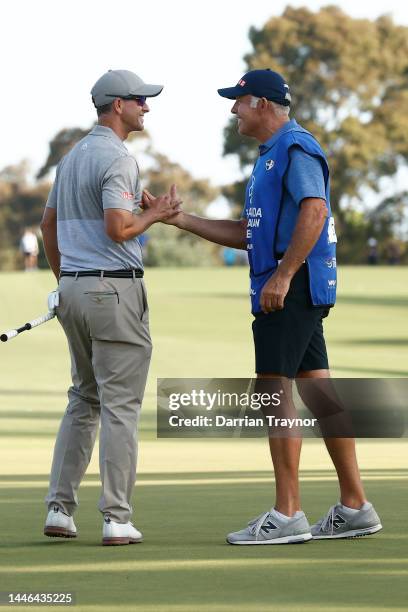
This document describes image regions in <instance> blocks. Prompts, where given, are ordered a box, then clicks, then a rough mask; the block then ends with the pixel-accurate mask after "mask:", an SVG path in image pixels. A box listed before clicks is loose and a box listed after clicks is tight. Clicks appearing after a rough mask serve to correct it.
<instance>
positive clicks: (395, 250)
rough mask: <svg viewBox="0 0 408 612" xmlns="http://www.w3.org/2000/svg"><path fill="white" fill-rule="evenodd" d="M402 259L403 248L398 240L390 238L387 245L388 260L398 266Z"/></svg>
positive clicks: (392, 264)
mask: <svg viewBox="0 0 408 612" xmlns="http://www.w3.org/2000/svg"><path fill="white" fill-rule="evenodd" d="M400 260H401V248H400V245H399V244H398V242H397V241H396V240H390V242H389V243H388V245H387V261H388V263H389V264H390V265H391V266H396V265H398V264H399V263H400Z"/></svg>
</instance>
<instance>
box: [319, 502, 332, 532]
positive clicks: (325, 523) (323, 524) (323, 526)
mask: <svg viewBox="0 0 408 612" xmlns="http://www.w3.org/2000/svg"><path fill="white" fill-rule="evenodd" d="M335 509H336V506H332V507H331V508H330V510H329V511H328V513H327V514H326V516H325V517H324V518H322V520H321V521H319V522H320V530H321V531H327V528H328V527H330V535H333V533H334V529H333V528H334V526H333V521H334V511H335Z"/></svg>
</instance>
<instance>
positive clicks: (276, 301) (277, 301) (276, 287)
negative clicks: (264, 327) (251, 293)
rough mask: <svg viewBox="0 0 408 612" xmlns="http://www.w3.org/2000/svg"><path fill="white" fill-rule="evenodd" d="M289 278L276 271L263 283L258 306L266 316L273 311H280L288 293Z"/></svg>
mask: <svg viewBox="0 0 408 612" xmlns="http://www.w3.org/2000/svg"><path fill="white" fill-rule="evenodd" d="M290 281H291V278H290V277H289V276H284V275H282V274H280V273H279V268H278V270H277V271H276V272H275V273H274V274H273V275H272V276H271V278H270V279H269V280H268V281H267V283H265V285H264V286H263V289H262V292H261V299H260V306H261V310H262V312H264V313H265V314H267V313H268V312H273V311H274V310H282V308H283V307H284V305H285V297H286V294H287V293H288V291H289V287H290Z"/></svg>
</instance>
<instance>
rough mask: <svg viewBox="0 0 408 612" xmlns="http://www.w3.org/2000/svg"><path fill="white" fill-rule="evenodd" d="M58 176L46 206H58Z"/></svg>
mask: <svg viewBox="0 0 408 612" xmlns="http://www.w3.org/2000/svg"><path fill="white" fill-rule="evenodd" d="M57 190H58V186H57V178H55V181H54V184H53V186H52V187H51V190H50V193H49V194H48V198H47V203H46V205H45V206H46V208H57Z"/></svg>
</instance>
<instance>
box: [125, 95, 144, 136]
mask: <svg viewBox="0 0 408 612" xmlns="http://www.w3.org/2000/svg"><path fill="white" fill-rule="evenodd" d="M149 110H150V109H149V107H148V105H147V102H146V101H145V100H144V101H143V100H136V99H134V100H123V111H122V121H123V122H124V123H125V124H126V126H127V127H128V128H129V130H130V131H132V132H141V131H142V130H144V114H145V113H148V112H149Z"/></svg>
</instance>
